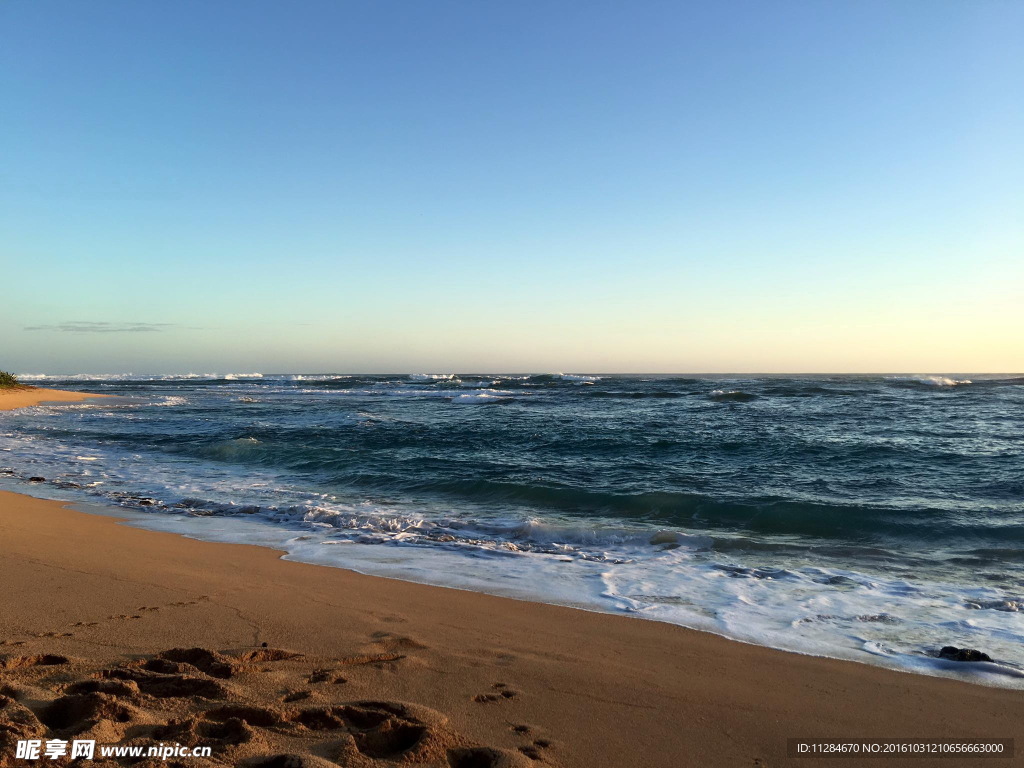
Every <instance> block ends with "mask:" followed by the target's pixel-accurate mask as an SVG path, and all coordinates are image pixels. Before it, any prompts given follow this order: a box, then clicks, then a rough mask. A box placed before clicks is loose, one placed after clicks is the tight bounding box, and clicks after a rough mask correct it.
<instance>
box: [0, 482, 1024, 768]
mask: <svg viewBox="0 0 1024 768" xmlns="http://www.w3.org/2000/svg"><path fill="white" fill-rule="evenodd" d="M0 540H2V541H3V550H2V555H0V578H2V583H3V584H4V589H3V591H2V593H0V600H2V603H0V657H2V659H3V661H2V662H0V670H2V672H0V678H2V688H0V690H2V692H3V696H4V697H6V698H0V702H2V703H0V742H3V747H2V749H0V764H4V765H6V764H12V765H13V764H24V762H21V761H17V762H16V761H13V760H12V759H11V758H12V750H13V746H11V740H12V739H16V738H31V737H33V736H35V737H36V738H44V739H45V738H55V737H60V738H66V737H69V736H72V735H74V734H78V736H77V737H78V738H96V739H97V741H98V742H99V743H111V744H112V743H121V744H150V743H154V742H157V741H159V742H161V743H171V742H174V743H181V744H199V745H209V746H211V747H212V751H213V760H214V761H219V762H222V763H226V764H239V763H240V762H242V761H245V760H247V759H255V758H262V757H265V756H268V755H278V754H294V755H300V756H304V757H302V758H301V760H299V759H296V761H292V763H289V764H302V763H304V764H307V765H313V764H319V765H325V763H323V762H319V761H322V760H327V761H329V762H332V763H336V764H340V765H351V766H377V765H389V764H394V763H398V764H403V765H405V764H409V765H413V764H415V765H431V766H458V767H463V766H500V765H507V766H516V765H519V766H523V765H553V766H581V767H584V766H586V767H589V766H595V767H596V766H607V768H626V767H627V766H665V767H666V768H668V767H669V766H673V767H674V768H678V767H679V766H761V767H762V768H763V767H764V766H777V765H788V764H794V765H819V764H820V765H831V764H834V763H833V761H832V760H815V759H790V758H787V756H786V740H787V738H791V737H801V738H810V737H818V738H851V737H857V738H868V737H874V738H878V737H899V738H907V737H924V738H937V737H950V736H955V737H962V738H981V737H986V738H1003V739H1005V738H1014V737H1020V736H1022V735H1024V728H1022V726H1021V723H1022V722H1024V699H1022V698H1021V696H1020V693H1019V692H1016V691H1011V690H1003V689H996V688H986V687H982V686H975V685H970V684H965V683H960V682H955V681H949V680H942V679H935V678H929V677H924V676H918V675H912V674H903V673H896V672H890V671H886V670H882V669H877V668H873V667H869V666H866V665H860V664H856V663H851V662H843V661H834V660H828V659H822V658H814V657H808V656H800V655H796V654H790V653H784V652H780V651H775V650H771V649H767V648H761V647H757V646H752V645H745V644H741V643H736V642H732V641H729V640H725V639H722V638H720V637H717V636H714V635H710V634H705V633H701V632H695V631H690V630H686V629H683V628H680V627H677V626H671V625H667V624H662V623H657V622H650V621H643V620H637V619H630V618H625V617H618V616H613V615H604V614H596V613H590V612H584V611H579V610H574V609H570V608H562V607H555V606H549V605H543V604H537V603H527V602H521V601H516V600H510V599H505V598H499V597H491V596H487V595H482V594H476V593H471V592H464V591H457V590H451V589H444V588H437V587H430V586H422V585H418V584H411V583H406V582H401V581H395V580H389V579H383V578H378V577H370V576H363V575H360V574H357V573H353V572H349V571H345V570H342V569H337V568H328V567H323V566H316V565H306V564H302V563H295V562H288V561H284V560H281V559H280V558H279V553H277V552H275V551H273V550H270V549H266V548H260V547H255V546H247V545H233V544H214V543H205V542H199V541H195V540H191V539H186V538H184V537H181V536H178V535H176V534H169V533H160V532H152V531H146V530H140V529H137V528H133V527H129V526H126V525H121V524H118V522H117V520H116V519H115V518H112V517H105V516H100V515H91V514H87V513H84V512H80V511H75V510H71V509H68V508H65V507H64V506H63V505H62V504H60V503H58V502H52V501H44V500H39V499H34V498H30V497H27V496H22V495H19V494H14V493H8V492H3V493H0ZM54 702H56V703H54ZM40 720H41V722H40ZM192 759H193V760H195V758H192ZM171 762H172V763H173V760H172V761H171ZM200 762H201V763H202V764H209V761H208V760H203V761H200ZM933 762H934V764H936V765H954V764H955V765H972V764H974V763H975V762H976V763H977V764H979V765H990V766H996V765H1011V764H1014V761H1013V760H1007V759H985V760H984V761H982V760H975V761H971V760H968V759H962V758H958V759H956V760H948V759H939V760H934V761H932V760H929V759H927V758H924V759H921V758H913V759H906V758H904V759H888V760H884V761H880V764H884V765H908V766H911V765H913V766H922V765H929V764H932V763H933ZM275 764H282V765H283V764H285V763H284V762H279V763H275ZM840 764H842V763H840ZM846 764H851V762H850V761H847V763H846Z"/></svg>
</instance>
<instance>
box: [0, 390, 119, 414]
mask: <svg viewBox="0 0 1024 768" xmlns="http://www.w3.org/2000/svg"><path fill="white" fill-rule="evenodd" d="M94 397H109V395H97V394H93V393H90V392H68V391H67V390H63V389H46V388H45V387H17V388H15V389H0V411H11V410H14V409H15V408H27V407H28V406H30V405H39V404H40V403H79V402H82V401H84V400H90V399H92V398H94Z"/></svg>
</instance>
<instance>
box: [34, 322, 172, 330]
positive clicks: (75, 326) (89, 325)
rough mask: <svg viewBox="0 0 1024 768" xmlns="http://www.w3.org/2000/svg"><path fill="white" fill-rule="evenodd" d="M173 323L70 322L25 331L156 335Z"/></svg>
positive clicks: (35, 327)
mask: <svg viewBox="0 0 1024 768" xmlns="http://www.w3.org/2000/svg"><path fill="white" fill-rule="evenodd" d="M173 325H174V323H107V322H88V321H72V322H66V323H58V324H56V325H27V326H25V327H24V328H23V329H22V330H25V331H60V332H62V333H156V332H159V331H162V330H163V329H164V328H170V327H172V326H173Z"/></svg>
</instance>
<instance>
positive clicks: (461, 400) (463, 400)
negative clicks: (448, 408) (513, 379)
mask: <svg viewBox="0 0 1024 768" xmlns="http://www.w3.org/2000/svg"><path fill="white" fill-rule="evenodd" d="M512 399H513V398H512V393H511V392H507V391H503V390H499V389H487V390H480V391H478V392H468V393H466V394H464V395H456V396H455V397H453V398H452V403H454V404H457V405H471V404H481V403H502V402H508V401H509V400H512Z"/></svg>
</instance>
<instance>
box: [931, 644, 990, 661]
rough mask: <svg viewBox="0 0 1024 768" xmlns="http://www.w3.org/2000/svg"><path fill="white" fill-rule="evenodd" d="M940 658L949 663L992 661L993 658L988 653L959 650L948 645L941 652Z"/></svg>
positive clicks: (971, 649) (965, 649)
mask: <svg viewBox="0 0 1024 768" xmlns="http://www.w3.org/2000/svg"><path fill="white" fill-rule="evenodd" d="M939 658H940V659H948V660H949V661H992V657H991V656H989V655H988V654H987V653H982V652H981V651H976V650H974V649H973V648H957V647H956V646H955V645H947V646H946V647H945V648H943V649H942V650H941V651H939Z"/></svg>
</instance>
